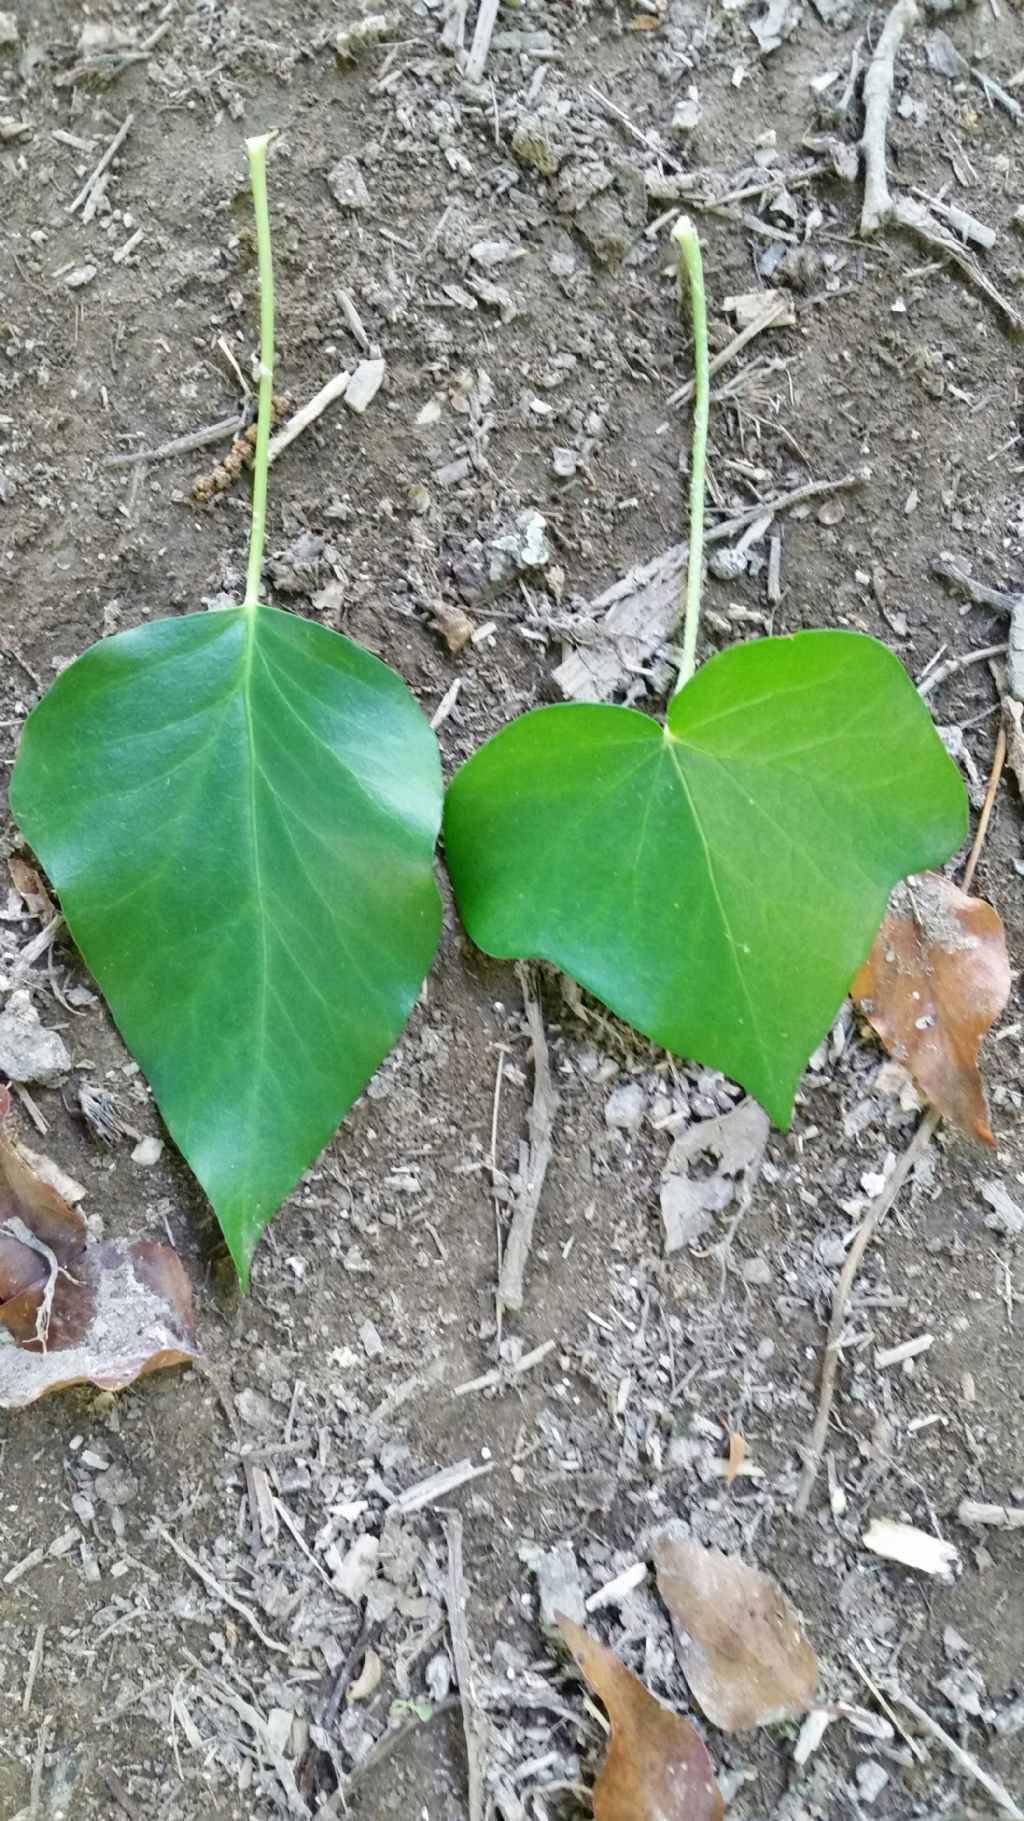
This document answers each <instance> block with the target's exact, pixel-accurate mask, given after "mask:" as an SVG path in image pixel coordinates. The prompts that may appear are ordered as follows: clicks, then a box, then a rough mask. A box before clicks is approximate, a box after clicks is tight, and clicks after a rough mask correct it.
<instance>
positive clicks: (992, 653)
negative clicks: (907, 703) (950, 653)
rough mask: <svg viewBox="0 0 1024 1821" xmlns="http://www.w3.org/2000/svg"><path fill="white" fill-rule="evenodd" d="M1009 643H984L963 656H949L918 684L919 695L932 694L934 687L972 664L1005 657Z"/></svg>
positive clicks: (967, 668) (936, 687)
mask: <svg viewBox="0 0 1024 1821" xmlns="http://www.w3.org/2000/svg"><path fill="white" fill-rule="evenodd" d="M1009 649H1010V647H1009V645H983V646H982V647H981V648H980V649H979V650H978V651H968V652H967V653H966V655H965V656H964V657H962V658H947V659H946V661H945V663H944V664H939V665H938V666H937V668H936V669H935V670H932V671H929V673H928V675H927V676H926V677H923V678H922V680H921V682H920V683H919V684H918V685H917V693H918V695H919V696H930V695H931V693H932V690H933V689H938V687H939V684H940V683H945V682H946V680H947V678H949V677H955V676H957V675H958V674H959V672H960V671H961V670H969V669H970V667H971V665H972V664H984V663H985V662H986V660H987V659H988V658H1003V657H1005V656H1006V653H1007V652H1008V651H1009Z"/></svg>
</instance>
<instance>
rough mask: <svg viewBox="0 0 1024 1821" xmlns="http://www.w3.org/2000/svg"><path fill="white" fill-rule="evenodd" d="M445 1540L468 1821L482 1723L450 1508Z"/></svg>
mask: <svg viewBox="0 0 1024 1821" xmlns="http://www.w3.org/2000/svg"><path fill="white" fill-rule="evenodd" d="M444 1533H445V1537H446V1539H447V1543H448V1585H447V1587H446V1588H445V1604H446V1605H447V1607H448V1628H449V1630H450V1632H451V1639H452V1657H453V1659H454V1662H455V1678H456V1681H457V1682H458V1684H459V1699H460V1701H461V1702H462V1729H463V1732H464V1733H465V1735H466V1758H467V1761H468V1770H469V1821H484V1763H485V1759H486V1751H487V1741H486V1722H485V1720H484V1717H483V1714H482V1713H481V1711H480V1707H479V1705H478V1703H477V1699H476V1693H475V1690H474V1687H473V1659H472V1656H471V1655H470V1649H469V1629H468V1627H467V1625H466V1577H465V1574H464V1572H463V1567H462V1519H461V1517H460V1516H459V1514H458V1512H457V1511H453V1512H452V1513H451V1514H450V1515H449V1517H448V1518H447V1519H446V1520H445V1526H444Z"/></svg>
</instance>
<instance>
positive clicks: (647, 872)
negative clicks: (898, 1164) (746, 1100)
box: [445, 632, 967, 1126]
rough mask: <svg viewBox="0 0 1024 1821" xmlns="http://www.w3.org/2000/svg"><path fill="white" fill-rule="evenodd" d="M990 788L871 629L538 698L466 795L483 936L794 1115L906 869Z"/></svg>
mask: <svg viewBox="0 0 1024 1821" xmlns="http://www.w3.org/2000/svg"><path fill="white" fill-rule="evenodd" d="M966 827H967V800H966V795H965V792H964V788H963V784H962V782H961V779H960V776H959V773H958V772H957V770H956V768H955V766H954V765H953V763H952V761H951V760H950V758H949V757H948V755H947V754H946V752H945V750H944V748H943V746H942V743H941V741H940V740H939V738H938V736H937V734H936V733H935V730H934V727H933V726H932V722H931V718H930V716H929V714H928V711H927V709H926V708H925V706H924V704H923V702H922V701H921V699H920V697H919V696H918V694H917V691H916V690H915V689H914V687H913V684H912V683H911V682H910V679H909V678H908V676H907V675H906V672H905V671H904V670H903V668H902V666H901V665H900V664H899V663H898V662H897V660H896V659H895V658H894V657H893V656H892V654H891V653H890V652H889V651H887V650H886V648H885V647H884V646H883V645H880V644H878V643H877V642H876V641H875V640H873V639H868V638H865V637H863V636H861V635H859V634H856V633H846V632H808V633H800V634H798V635H797V636H796V637H795V638H779V639H763V640H759V641H757V642H756V643H752V644H748V645H740V646H735V647H733V648H732V649H731V650H729V651H726V652H723V653H722V654H721V655H720V656H718V657H716V658H713V659H712V660H711V661H710V663H708V664H706V665H705V666H704V667H703V668H702V669H701V670H699V671H698V672H697V674H696V676H695V677H693V678H692V679H691V681H690V682H689V683H688V684H687V685H686V687H685V689H683V690H681V691H680V692H679V694H678V695H676V696H675V697H674V698H673V701H672V704H671V707H670V709H669V714H668V724H667V727H663V726H662V725H661V723H660V722H658V721H654V720H651V719H649V718H648V717H647V716H645V715H642V714H639V713H637V712H636V711H635V710H633V709H628V708H614V707H607V706H598V705H594V706H589V705H585V704H582V705H577V704H567V705H564V706H558V707H554V708H541V709H536V710H534V711H533V712H532V713H530V714H526V715H523V716H522V718H521V719H520V720H518V721H514V722H513V723H512V724H511V726H509V727H507V728H504V729H503V730H502V732H501V733H499V734H497V735H496V736H495V738H494V739H493V740H491V741H490V742H489V743H488V744H487V745H486V746H484V747H483V748H482V749H481V750H480V752H478V753H477V754H475V755H474V757H473V758H472V759H470V760H469V762H468V763H467V764H466V765H464V766H463V768H462V770H461V771H460V772H459V773H458V775H457V776H456V778H455V779H454V781H453V783H452V785H451V787H450V789H449V793H448V800H447V808H446V819H445V838H446V845H447V855H448V865H449V870H450V872H451V875H452V881H453V884H454V887H455V893H456V898H457V900H458V905H459V910H460V912H461V914H462V918H463V921H464V923H465V925H466V928H467V930H468V931H469V934H470V936H471V937H472V938H473V940H474V942H476V943H477V944H478V946H479V947H480V948H482V949H485V950H486V951H487V952H488V953H489V954H492V955H498V956H502V957H509V956H538V957H541V958H543V959H545V960H548V961H551V962H554V963H555V964H556V965H557V966H558V967H561V968H563V969H564V971H565V972H566V973H568V974H571V975H572V976H573V977H574V978H575V979H576V980H578V981H579V982H580V983H581V984H582V985H583V986H585V987H587V988H588V989H589V990H590V991H591V992H593V993H595V994H596V995H597V997H598V998H600V999H602V1000H603V1001H604V1003H605V1004H606V1005H608V1006H610V1007H611V1009H612V1010H613V1011H615V1012H617V1013H618V1014H619V1015H620V1016H621V1017H623V1018H625V1019H627V1020H628V1022H629V1023H630V1024H632V1025H634V1026H635V1027H636V1028H637V1030H640V1031H642V1032H644V1034H645V1035H646V1036H648V1037H650V1038H652V1039H653V1041H654V1042H656V1043H658V1044H662V1045H663V1046H664V1047H665V1048H666V1049H669V1050H672V1051H674V1052H675V1053H676V1054H677V1055H680V1056H685V1057H690V1058H694V1059H696V1060H698V1061H700V1062H703V1063H706V1064H709V1065H711V1066H712V1067H715V1068H719V1069H721V1070H723V1071H724V1073H725V1074H727V1075H730V1076H732V1077H733V1079H735V1080H737V1081H739V1082H742V1084H743V1086H744V1087H745V1088H747V1089H749V1091H750V1092H751V1093H752V1094H754V1095H755V1096H756V1098H757V1099H758V1100H760V1101H761V1103H762V1105H763V1106H764V1107H765V1108H766V1109H767V1111H768V1112H769V1113H770V1114H771V1116H772V1118H773V1119H775V1120H776V1121H777V1122H778V1123H779V1124H780V1125H782V1126H785V1125H787V1124H788V1122H789V1118H790V1114H791V1111H792V1104H793V1096H794V1093H795V1091H796V1084H797V1082H798V1080H799V1077H800V1073H801V1071H802V1069H803V1067H804V1064H805V1063H806V1061H807V1058H808V1056H809V1055H810V1054H811V1052H812V1050H813V1049H814V1048H815V1046H816V1044H817V1043H818V1042H819V1041H820V1039H821V1037H822V1036H823V1035H824V1033H825V1031H826V1030H827V1029H828V1026H829V1024H830V1022H831V1020H832V1018H833V1017H834V1015H835V1012H836V1010H837V1008H838V1006H839V1004H840V1002H841V1000H842V997H843V994H844V993H845V992H846V989H847V987H848V986H849V983H850V981H851V979H852V978H853V975H854V973H855V972H856V970H857V968H858V967H859V966H860V964H861V962H862V961H863V960H864V957H865V956H866V954H867V953H868V950H869V949H870V947H871V942H872V939H873V937H874V935H875V932H876V930H877V929H878V926H879V924H880V922H881V919H882V915H883V912H884V910H885V906H886V902H887V899H888V895H889V892H890V890H891V888H892V886H893V885H894V884H895V882H896V880H897V879H900V878H902V877H903V876H904V875H905V874H906V873H909V872H915V871H919V870H921V869H922V868H923V867H925V866H935V865H938V864H940V863H941V862H942V861H943V860H944V859H946V858H947V857H948V855H949V854H950V853H951V852H952V851H953V850H954V849H955V848H956V847H957V846H958V845H959V844H960V842H961V841H962V839H963V837H964V834H965V831H966Z"/></svg>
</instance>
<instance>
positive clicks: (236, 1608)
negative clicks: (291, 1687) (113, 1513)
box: [155, 1523, 288, 1656]
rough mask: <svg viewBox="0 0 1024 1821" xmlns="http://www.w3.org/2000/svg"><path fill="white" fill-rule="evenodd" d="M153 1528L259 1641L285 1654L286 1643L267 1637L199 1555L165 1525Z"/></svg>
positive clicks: (286, 1649) (250, 1614)
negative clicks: (178, 1540)
mask: <svg viewBox="0 0 1024 1821" xmlns="http://www.w3.org/2000/svg"><path fill="white" fill-rule="evenodd" d="M155 1529H156V1532H157V1535H158V1536H161V1537H163V1540H164V1542H165V1543H167V1544H169V1545H170V1547H171V1548H172V1549H173V1550H174V1553H175V1555H176V1556H180V1557H181V1560H182V1561H183V1562H184V1563H185V1566H186V1568H191V1570H192V1573H193V1574H194V1575H196V1576H198V1578H199V1580H201V1581H202V1583H203V1586H204V1587H205V1588H207V1590H208V1591H209V1592H210V1593H212V1594H213V1595H214V1596H215V1597H216V1598H217V1599H218V1600H223V1602H224V1604H225V1606H230V1607H231V1610H232V1612H237V1613H238V1615H239V1617H240V1618H243V1619H244V1620H245V1622H246V1624H247V1625H249V1626H251V1627H252V1629H253V1631H254V1632H255V1633H256V1636H257V1637H258V1638H259V1641H260V1643H261V1644H262V1645H264V1646H265V1648H266V1649H267V1650H280V1651H282V1652H283V1653H284V1655H285V1656H287V1654H288V1646H287V1644H280V1643H279V1642H278V1640H277V1639H276V1638H271V1637H268V1635H267V1633H266V1632H265V1631H264V1629H263V1627H262V1625H261V1624H260V1622H259V1620H258V1618H257V1617H256V1615H255V1613H254V1612H253V1610H252V1607H251V1606H247V1605H246V1604H245V1601H244V1600H239V1599H236V1598H235V1595H234V1594H233V1593H232V1592H231V1590H230V1588H228V1587H224V1586H223V1585H222V1584H221V1582H220V1581H218V1579H217V1577H216V1575H214V1574H211V1573H210V1571H209V1569H208V1568H204V1566H203V1564H202V1562H201V1561H200V1560H199V1557H198V1556H195V1555H193V1554H192V1551H191V1549H186V1548H185V1545H184V1543H179V1542H177V1541H176V1539H175V1538H174V1537H173V1536H172V1535H171V1533H170V1531H169V1530H168V1529H167V1527H166V1525H164V1524H160V1523H158V1524H156V1525H155Z"/></svg>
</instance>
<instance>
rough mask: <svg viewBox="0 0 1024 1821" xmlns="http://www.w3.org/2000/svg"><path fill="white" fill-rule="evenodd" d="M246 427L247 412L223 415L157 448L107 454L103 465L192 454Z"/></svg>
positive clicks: (128, 465) (118, 465) (131, 465)
mask: <svg viewBox="0 0 1024 1821" xmlns="http://www.w3.org/2000/svg"><path fill="white" fill-rule="evenodd" d="M244 429H245V413H244V411H243V412H242V413H240V414H236V416H234V417H222V418H221V420H220V422H219V423H217V424H207V426H206V429H205V430H190V431H189V433H188V435H187V436H174V437H172V438H171V440H170V442H169V443H160V444H159V446H158V447H157V448H156V449H133V450H132V452H131V454H130V455H108V456H105V457H104V459H103V461H102V463H101V464H100V465H101V467H104V468H134V467H136V466H137V465H138V464H139V463H140V462H166V461H168V460H169V459H170V457H171V456H172V455H191V453H192V451H193V449H205V448H206V447H207V445H208V444H209V443H223V442H226V441H227V439H228V437H236V436H238V435H239V433H240V432H241V431H242V430H244Z"/></svg>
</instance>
